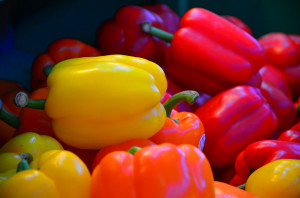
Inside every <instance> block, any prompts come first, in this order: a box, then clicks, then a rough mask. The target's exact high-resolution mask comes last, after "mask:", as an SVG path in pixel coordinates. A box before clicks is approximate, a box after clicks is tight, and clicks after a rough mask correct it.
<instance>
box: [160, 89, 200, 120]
mask: <svg viewBox="0 0 300 198" xmlns="http://www.w3.org/2000/svg"><path fill="white" fill-rule="evenodd" d="M198 98H199V93H198V92H197V91H192V90H187V91H182V92H179V93H176V94H174V95H173V96H172V97H171V98H169V99H168V100H167V101H166V102H165V103H164V107H165V110H166V113H167V116H168V117H169V118H171V112H172V109H174V107H176V106H177V105H178V104H179V103H181V102H183V101H187V102H188V103H189V104H193V103H194V102H196V100H197V99H198Z"/></svg>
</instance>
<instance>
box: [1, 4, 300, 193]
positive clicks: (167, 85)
mask: <svg viewBox="0 0 300 198" xmlns="http://www.w3.org/2000/svg"><path fill="white" fill-rule="evenodd" d="M95 38H96V39H95V40H96V41H95V44H94V45H89V44H87V43H84V42H83V41H81V40H79V39H75V38H59V39H57V40H55V41H53V42H51V43H49V44H48V46H45V49H46V50H45V51H44V52H41V53H40V54H38V55H37V56H36V57H35V59H34V60H33V62H32V66H31V68H30V69H31V70H30V71H31V76H30V86H31V87H30V89H27V88H25V86H23V85H22V84H20V83H17V82H15V81H11V80H6V79H0V196H1V197H5V198H31V197H32V198H44V197H51V198H52V197H53V198H56V197H57V198H69V197H70V198H77V197H78V198H123V197H124V198H148V197H149V198H192V197H193V198H194V197H195V198H198V197H199V198H202V197H206V198H214V197H216V198H225V197H226V198H227V197H228V198H229V197H232V198H234V197H241V198H247V197H249V198H250V197H253V198H254V197H258V198H276V197H280V198H282V197H285V198H299V197H300V35H297V34H290V33H284V32H270V33H268V34H266V35H263V36H261V37H259V38H255V37H254V36H253V31H252V30H251V27H249V26H248V25H247V24H245V23H244V22H243V21H242V20H241V19H239V18H237V17H235V16H231V15H223V16H222V15H218V14H216V13H214V12H212V11H210V10H207V9H204V8H200V7H195V8H191V9H189V10H188V11H187V12H186V13H184V15H183V16H182V17H180V16H179V15H178V14H177V13H176V12H174V11H173V10H172V9H171V8H170V7H169V6H168V5H166V4H154V5H142V6H140V5H125V6H122V7H120V8H119V9H118V10H117V11H116V13H115V15H114V16H113V17H112V18H109V19H107V20H105V21H104V22H103V23H101V24H99V26H98V28H97V29H95Z"/></svg>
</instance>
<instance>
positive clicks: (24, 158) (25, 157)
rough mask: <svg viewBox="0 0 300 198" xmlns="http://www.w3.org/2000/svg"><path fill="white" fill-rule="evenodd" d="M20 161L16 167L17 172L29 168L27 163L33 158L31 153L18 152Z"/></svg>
mask: <svg viewBox="0 0 300 198" xmlns="http://www.w3.org/2000/svg"><path fill="white" fill-rule="evenodd" d="M20 157H21V159H22V160H21V161H20V163H19V164H18V167H17V173H18V172H20V171H23V170H30V169H31V168H30V166H29V163H30V162H31V161H32V160H33V158H32V155H31V154H30V153H21V154H20Z"/></svg>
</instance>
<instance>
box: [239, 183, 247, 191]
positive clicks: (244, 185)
mask: <svg viewBox="0 0 300 198" xmlns="http://www.w3.org/2000/svg"><path fill="white" fill-rule="evenodd" d="M237 188H240V189H243V190H245V188H246V183H244V184H242V185H239V186H237Z"/></svg>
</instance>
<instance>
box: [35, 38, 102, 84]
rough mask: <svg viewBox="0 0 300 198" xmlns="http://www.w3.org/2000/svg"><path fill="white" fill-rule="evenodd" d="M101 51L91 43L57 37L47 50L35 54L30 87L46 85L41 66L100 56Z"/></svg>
mask: <svg viewBox="0 0 300 198" xmlns="http://www.w3.org/2000/svg"><path fill="white" fill-rule="evenodd" d="M100 55H101V53H100V52H99V51H98V50H97V49H96V48H94V47H92V46H91V45H88V44H86V43H84V42H81V41H79V40H76V39H69V38H66V39H59V40H56V41H54V42H53V43H51V44H50V45H49V46H48V48H47V51H46V52H45V53H43V54H40V55H39V56H37V57H36V58H35V60H34V62H33V64H32V67H31V82H30V83H31V89H32V90H36V89H38V88H41V87H46V86H47V83H46V81H47V77H46V75H45V74H44V73H43V68H44V67H46V66H49V65H54V64H56V63H58V62H60V61H63V60H66V59H70V58H78V57H89V56H100Z"/></svg>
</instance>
